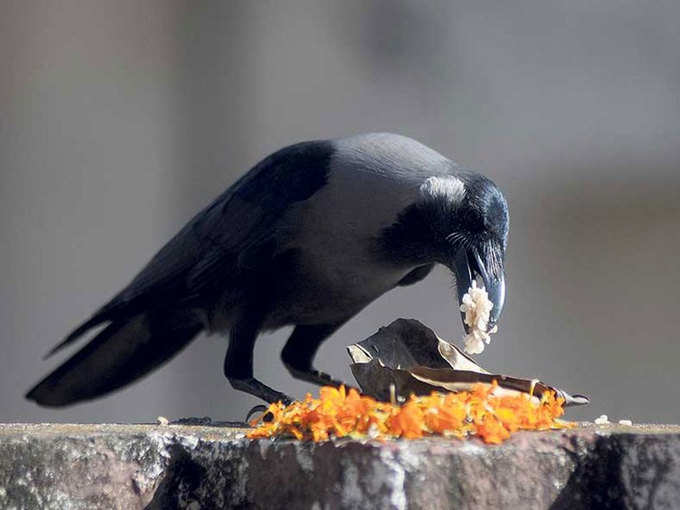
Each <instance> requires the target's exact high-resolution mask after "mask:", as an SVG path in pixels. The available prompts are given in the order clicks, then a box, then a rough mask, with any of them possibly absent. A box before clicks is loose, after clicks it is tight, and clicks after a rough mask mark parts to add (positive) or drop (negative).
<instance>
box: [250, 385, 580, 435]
mask: <svg viewBox="0 0 680 510" xmlns="http://www.w3.org/2000/svg"><path fill="white" fill-rule="evenodd" d="M496 388H497V384H496V383H495V381H494V384H491V385H485V384H477V385H474V386H473V387H472V389H471V390H470V391H462V392H459V393H437V392H433V393H432V394H431V395H428V396H420V397H416V396H411V398H410V399H409V400H408V401H407V402H406V403H405V404H404V405H401V406H400V405H395V404H390V403H385V402H378V401H376V400H375V399H373V398H371V397H367V396H363V395H361V394H359V392H357V391H356V390H355V389H354V388H351V389H350V390H349V391H346V390H345V388H344V387H343V386H341V387H340V388H334V387H323V388H321V390H320V398H318V399H315V398H312V396H311V395H310V394H307V395H306V397H305V399H304V401H302V402H293V403H292V404H290V405H289V406H284V405H283V404H281V403H280V402H279V403H276V404H271V405H270V406H269V408H268V413H270V414H271V416H272V417H273V419H272V420H271V421H268V422H265V421H262V419H260V420H255V421H254V422H253V423H252V425H253V426H256V428H254V429H253V430H251V431H249V432H248V434H247V435H248V437H249V438H266V437H278V436H284V437H294V438H296V439H308V440H312V441H326V440H328V439H329V438H330V437H343V436H347V435H351V436H352V437H373V438H377V439H384V438H391V437H403V438H406V439H414V438H419V437H423V436H425V435H445V436H452V437H458V438H464V437H466V436H476V437H479V438H480V439H482V440H483V441H485V442H487V443H492V444H498V443H501V442H502V441H504V440H505V439H507V438H508V437H510V435H511V434H512V433H513V432H516V431H517V430H545V429H550V428H565V427H571V426H573V424H571V423H568V422H563V421H559V420H557V418H558V417H559V416H561V415H562V414H563V413H564V409H563V406H564V400H563V399H561V398H556V397H555V394H554V393H552V392H546V393H544V394H543V395H542V397H541V399H540V401H539V400H538V399H536V398H532V397H530V396H529V395H525V394H518V395H512V396H507V395H505V396H496V395H494V390H495V389H496Z"/></svg>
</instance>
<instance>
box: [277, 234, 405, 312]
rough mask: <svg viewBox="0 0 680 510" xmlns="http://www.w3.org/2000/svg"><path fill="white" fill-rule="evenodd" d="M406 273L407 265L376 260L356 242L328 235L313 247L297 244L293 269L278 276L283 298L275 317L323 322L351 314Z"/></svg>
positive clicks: (394, 283) (393, 284) (278, 301)
mask: <svg viewBox="0 0 680 510" xmlns="http://www.w3.org/2000/svg"><path fill="white" fill-rule="evenodd" d="M317 240H318V239H317ZM407 273H408V269H407V268H395V267H393V266H391V265H389V264H387V263H384V262H381V261H379V260H376V259H375V258H373V257H372V256H371V253H370V252H369V250H367V249H365V248H363V247H360V246H356V245H354V246H347V245H344V244H343V245H341V244H340V243H337V242H334V241H333V240H327V243H323V242H321V243H318V244H316V245H315V246H314V248H309V247H308V248H307V249H305V248H299V249H298V250H296V251H295V257H294V259H293V263H292V264H291V266H290V267H289V270H287V271H285V272H283V273H281V274H279V275H278V277H277V278H278V282H277V289H278V293H279V296H280V299H277V300H276V301H277V305H276V309H275V310H274V311H273V314H272V322H273V323H275V324H276V325H280V324H290V323H294V324H306V323H308V324H319V323H328V322H337V321H341V320H344V319H347V318H349V317H351V316H352V315H354V314H356V313H357V312H358V311H360V310H361V309H362V308H364V307H365V306H366V305H367V304H369V303H370V302H371V301H373V300H374V299H376V298H377V297H379V296H380V295H382V294H383V293H385V292H387V291H388V290H390V289H392V288H393V287H394V286H395V285H396V284H397V282H399V280H400V279H401V278H403V277H404V275H405V274H407Z"/></svg>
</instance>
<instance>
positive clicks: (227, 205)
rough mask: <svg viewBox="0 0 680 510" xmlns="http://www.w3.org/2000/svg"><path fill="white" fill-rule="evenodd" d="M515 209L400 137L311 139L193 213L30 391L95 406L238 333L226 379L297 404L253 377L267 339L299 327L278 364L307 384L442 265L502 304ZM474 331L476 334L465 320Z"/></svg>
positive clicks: (483, 182) (463, 285) (43, 401)
mask: <svg viewBox="0 0 680 510" xmlns="http://www.w3.org/2000/svg"><path fill="white" fill-rule="evenodd" d="M507 237H508V207H507V203H506V201H505V198H504V197H503V194H502V193H501V191H500V190H499V189H498V188H497V187H496V185H494V183H493V182H492V181H491V180H489V179H488V178H486V177H484V176H482V175H480V174H479V173H476V172H472V171H469V170H466V169H464V168H462V167H460V166H458V165H457V164H456V163H454V162H453V161H451V160H450V159H447V158H446V157H444V156H442V155H441V154H439V153H437V152H436V151H434V150H432V149H430V148H428V147H426V146H425V145H423V144H421V143H419V142H417V141H415V140H413V139H410V138H407V137H404V136H400V135H396V134H391V133H369V134H361V135H356V136H351V137H347V138H341V139H334V140H316V141H307V142H301V143H298V144H295V145H291V146H289V147H285V148H283V149H281V150H279V151H277V152H275V153H273V154H271V155H270V156H268V157H266V158H265V159H263V160H262V161H260V162H259V163H258V164H257V165H255V167H253V168H252V169H251V170H250V171H249V172H248V173H246V174H245V175H243V176H242V177H241V178H240V179H239V180H237V181H236V183H234V184H233V185H232V186H231V187H230V188H228V189H227V190H226V191H225V192H224V193H222V195H220V196H219V197H217V199H215V200H214V201H213V202H212V203H211V204H210V205H208V206H207V207H206V208H205V209H203V210H202V211H201V212H199V213H198V214H197V215H196V216H195V217H194V218H193V219H191V220H190V221H189V222H188V223H187V224H186V225H185V226H184V227H183V228H182V229H181V230H180V231H179V232H178V233H177V234H176V235H175V236H174V237H173V238H172V239H171V240H170V241H169V242H168V243H167V244H166V245H165V246H164V247H163V248H161V250H160V251H159V252H158V253H157V254H156V255H155V256H154V257H153V258H152V259H151V261H150V262H149V263H148V264H147V265H146V267H144V268H143V269H142V271H141V272H140V273H139V274H138V275H137V276H136V277H135V278H134V279H133V280H132V282H131V283H130V284H129V285H128V286H127V287H125V288H124V289H123V290H122V291H121V292H120V293H119V294H117V295H116V296H115V297H114V298H113V299H111V300H110V301H109V302H108V303H106V304H105V305H104V306H102V307H101V308H99V309H98V310H97V311H96V312H95V313H94V314H93V315H92V316H91V317H90V318H89V319H88V320H87V321H85V322H84V323H83V324H82V325H80V326H79V327H78V328H76V329H75V330H74V331H73V332H72V333H71V334H69V335H68V336H67V337H66V338H65V339H64V340H63V341H62V342H61V343H60V344H59V345H57V346H56V347H55V348H54V349H52V351H50V353H49V354H48V355H51V354H53V353H54V352H56V351H58V350H60V349H62V348H64V347H66V346H68V345H70V344H72V343H73V342H75V341H76V340H78V339H79V338H81V337H82V336H83V335H84V334H85V333H87V332H88V331H89V330H91V329H93V328H95V327H100V328H101V327H103V329H101V330H100V331H99V332H98V333H97V334H96V335H95V336H94V338H93V339H92V340H90V341H89V343H87V344H86V345H85V346H84V347H83V348H82V349H81V350H80V351H78V352H76V353H75V354H74V355H73V356H72V357H71V358H70V359H68V360H67V361H66V362H64V363H63V364H62V365H61V366H59V367H58V368H57V369H56V370H54V371H53V372H52V373H50V374H49V375H48V376H47V377H45V378H44V379H43V380H42V381H41V382H40V383H38V384H37V385H36V386H35V387H34V388H33V389H31V390H30V391H29V392H28V394H27V395H26V397H27V398H28V399H31V400H34V401H35V402H37V403H38V404H40V405H44V406H64V405H69V404H73V403H76V402H80V401H84V400H89V399H93V398H96V397H100V396H102V395H105V394H107V393H109V392H111V391H113V390H116V389H119V388H121V387H123V386H125V385H127V384H129V383H131V382H133V381H135V380H136V379H139V378H140V377H142V376H144V375H145V374H147V373H148V372H150V371H151V370H153V369H155V368H156V367H158V366H160V365H161V364H163V363H165V362H166V361H168V360H169V359H170V358H172V357H173V356H174V355H176V354H177V353H178V352H179V351H180V350H182V348H184V347H185V346H186V345H187V344H189V342H191V341H192V340H193V339H194V338H195V337H196V336H197V335H198V334H199V333H200V332H202V331H206V332H208V333H212V332H223V333H228V335H229V347H228V349H227V355H226V358H225V360H224V375H225V376H226V378H227V379H228V380H229V382H230V383H231V385H232V386H233V387H234V388H235V389H238V390H242V391H245V392H248V393H250V394H252V395H255V396H257V397H259V398H261V399H263V400H265V401H267V402H275V401H279V400H282V401H284V402H289V401H290V399H289V397H288V396H287V395H285V394H283V393H281V392H279V391H276V390H275V389H273V388H270V387H269V386H266V385H265V384H263V383H262V382H260V381H259V380H258V379H256V378H255V377H254V374H253V348H254V345H255V341H256V339H257V336H258V334H259V333H260V332H261V331H264V330H275V329H277V328H280V327H283V326H287V325H293V326H294V330H293V333H292V334H291V336H290V338H289V339H288V341H287V343H286V344H285V346H284V348H283V350H282V352H281V359H282V361H283V363H284V365H285V366H286V368H287V369H288V370H289V371H290V373H291V375H292V376H293V377H295V378H298V379H302V380H305V381H308V382H312V383H316V384H339V382H338V381H335V380H333V379H332V378H331V377H330V376H329V375H328V374H325V373H322V372H319V371H317V370H315V369H314V366H313V360H314V356H315V354H316V352H317V349H318V348H319V346H320V345H321V343H322V342H323V341H324V340H326V339H327V338H328V337H329V336H330V335H332V334H333V333H334V332H335V331H336V330H337V329H338V328H339V327H340V326H342V325H343V324H344V323H345V322H346V321H348V320H349V319H350V318H351V317H353V316H354V315H356V314H357V313H359V312H360V311H361V310H362V309H363V308H364V307H365V306H366V305H368V304H369V303H371V302H372V301H373V300H375V299H376V298H378V297H379V296H381V295H382V294H384V293H385V292H387V291H389V290H390V289H393V288H395V287H399V286H405V285H411V284H414V283H417V282H419V281H420V280H422V279H424V278H425V277H426V276H427V275H428V273H429V272H430V271H431V270H432V268H433V266H434V265H435V264H443V265H444V266H446V267H448V268H449V269H450V270H451V271H452V273H453V276H454V278H455V281H456V287H457V293H458V301H459V302H460V301H461V300H462V297H463V295H464V294H465V292H466V291H467V290H468V288H469V287H470V285H471V282H472V281H473V280H477V281H479V282H480V284H482V285H483V286H484V287H485V288H486V290H487V292H488V293H489V298H490V300H491V301H492V302H493V304H494V306H493V309H492V312H491V319H490V324H489V328H491V327H492V326H493V325H494V324H496V322H497V321H498V318H499V317H500V314H501V311H502V309H503V303H504V299H505V278H504V270H503V263H504V255H505V251H506V245H507ZM464 327H465V328H466V330H467V329H468V327H467V326H466V325H465V324H464Z"/></svg>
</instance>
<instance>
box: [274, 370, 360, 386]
mask: <svg viewBox="0 0 680 510" xmlns="http://www.w3.org/2000/svg"><path fill="white" fill-rule="evenodd" d="M287 368H288V371H289V372H290V374H291V375H292V376H293V377H295V378H296V379H299V380H301V381H305V382H309V383H312V384H316V385H318V386H336V387H338V386H344V387H345V388H347V389H349V388H352V387H353V386H352V385H350V384H347V383H345V382H343V381H339V380H337V379H333V377H332V376H331V375H329V374H327V373H326V372H321V371H320V370H316V369H313V368H312V369H308V370H300V369H297V368H294V367H290V366H289V367H287Z"/></svg>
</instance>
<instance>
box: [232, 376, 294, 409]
mask: <svg viewBox="0 0 680 510" xmlns="http://www.w3.org/2000/svg"><path fill="white" fill-rule="evenodd" d="M229 382H230V383H231V386H232V387H233V388H234V389H236V390H240V391H245V392H246V393H250V394H251V395H253V396H255V397H259V398H261V399H262V400H264V401H265V402H269V403H270V404H271V403H274V402H282V403H283V405H288V404H290V403H291V402H292V401H293V399H292V398H290V397H289V396H288V395H286V394H285V393H281V392H280V391H276V390H275V389H273V388H270V387H269V386H267V385H266V384H264V383H261V382H260V381H258V380H257V379H255V378H254V377H248V378H247V379H234V378H232V379H229Z"/></svg>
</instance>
